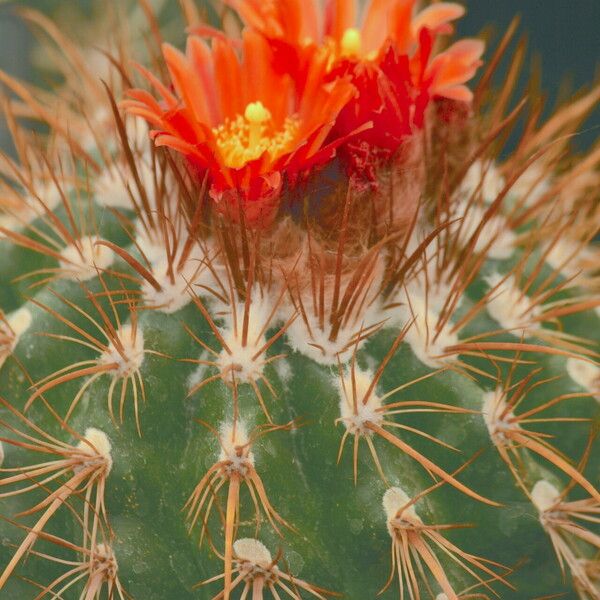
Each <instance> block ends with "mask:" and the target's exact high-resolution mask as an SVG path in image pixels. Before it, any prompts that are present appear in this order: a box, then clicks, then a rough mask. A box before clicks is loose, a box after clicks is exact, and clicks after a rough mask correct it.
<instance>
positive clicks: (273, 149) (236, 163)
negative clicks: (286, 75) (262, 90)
mask: <svg viewBox="0 0 600 600" xmlns="http://www.w3.org/2000/svg"><path fill="white" fill-rule="evenodd" d="M298 128H299V121H298V119H297V118H296V117H288V118H287V119H286V120H285V122H284V124H283V127H282V128H281V129H276V128H275V126H274V123H273V118H272V115H271V113H270V112H269V110H268V109H267V108H266V107H265V106H264V105H263V103H262V102H260V101H258V102H251V103H250V104H248V106H246V110H245V111H244V115H243V116H242V115H238V116H237V117H236V118H235V119H233V120H230V119H227V120H226V121H225V123H223V124H222V125H219V127H216V128H215V129H213V133H214V135H215V138H216V142H217V147H218V148H219V151H220V153H221V156H222V158H223V162H224V163H225V165H226V166H227V167H230V168H232V169H239V168H241V167H243V166H244V165H245V164H247V163H248V162H250V161H253V160H256V159H258V158H260V157H261V156H262V155H263V154H264V153H265V152H268V154H269V156H270V157H271V159H274V158H277V157H279V156H281V155H282V154H284V153H285V152H286V151H288V150H289V148H290V146H291V145H292V143H293V141H294V139H295V138H296V136H297V134H298Z"/></svg>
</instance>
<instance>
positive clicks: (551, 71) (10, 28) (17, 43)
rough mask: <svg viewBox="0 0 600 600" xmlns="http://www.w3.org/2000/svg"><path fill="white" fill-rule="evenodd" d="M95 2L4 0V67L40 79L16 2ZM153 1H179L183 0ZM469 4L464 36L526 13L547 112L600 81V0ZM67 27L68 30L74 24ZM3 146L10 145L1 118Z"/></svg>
mask: <svg viewBox="0 0 600 600" xmlns="http://www.w3.org/2000/svg"><path fill="white" fill-rule="evenodd" d="M93 1H94V0H20V1H14V2H11V1H7V0H0V69H3V70H5V71H6V72H8V73H9V74H11V75H13V76H17V77H20V78H23V79H26V80H31V79H32V78H35V74H34V69H33V68H32V55H33V49H34V47H35V38H34V37H33V36H32V35H31V33H30V32H29V31H28V29H27V27H25V26H24V25H23V23H21V22H20V21H19V19H18V18H17V17H16V16H15V15H14V14H13V9H14V7H15V6H29V7H33V8H36V9H39V10H43V11H45V12H48V13H54V14H57V13H58V15H59V17H60V19H61V20H62V21H61V22H66V23H68V22H69V20H70V18H72V17H73V16H74V15H77V14H78V13H79V14H81V13H83V12H85V11H87V10H88V9H89V7H90V5H91V4H92V3H93ZM103 1H104V2H105V3H106V2H111V1H112V2H121V1H122V0H103ZM199 1H200V0H199ZM153 2H154V3H158V4H165V3H166V4H173V5H175V4H177V0H153ZM96 4H97V2H96ZM464 4H465V5H466V6H467V15H466V16H465V17H464V18H463V19H462V20H461V21H460V22H459V23H458V33H459V34H460V35H461V36H473V35H477V34H478V33H480V32H481V31H482V30H484V29H486V31H488V32H489V33H491V35H492V40H497V39H498V37H499V36H500V35H501V34H502V32H503V31H505V29H506V28H507V26H508V24H509V23H510V22H511V20H512V19H513V17H514V16H515V15H521V18H522V20H521V28H520V31H521V33H523V34H525V35H526V36H527V38H528V40H529V46H528V61H529V63H528V64H532V61H534V62H535V64H539V65H540V66H541V69H542V88H543V91H544V93H545V94H546V95H547V97H548V104H547V109H546V110H547V113H548V112H551V110H552V107H553V106H554V105H555V102H556V101H557V100H558V99H561V98H564V97H565V96H568V95H569V94H570V93H572V92H573V91H574V90H577V89H579V88H580V87H581V86H584V85H588V86H589V85H590V84H591V83H592V82H593V81H595V80H598V75H599V74H600V73H599V68H598V67H599V65H600V34H599V33H598V28H599V25H600V0H500V1H499V0H468V1H466V2H464ZM74 22H75V23H76V22H77V21H74ZM74 27H75V26H74ZM64 28H65V30H66V31H67V33H68V28H69V25H67V24H66V25H65V26H64ZM75 33H76V31H73V34H75ZM492 46H493V44H492ZM530 72H531V71H530V70H529V69H525V70H524V71H523V74H522V81H521V89H525V86H526V83H527V79H528V77H529V75H530ZM599 130H600V110H597V111H596V112H595V113H594V115H592V117H591V118H590V120H589V121H588V122H587V124H586V127H585V129H584V130H583V131H582V132H581V134H580V135H579V136H578V138H577V140H576V146H577V147H578V148H586V147H589V145H591V144H592V143H594V141H595V140H596V139H597V138H598V131H599ZM0 147H1V148H3V149H5V150H6V149H8V148H9V140H8V139H7V134H6V130H5V128H4V127H3V125H2V123H1V122H0Z"/></svg>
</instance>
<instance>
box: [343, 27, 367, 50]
mask: <svg viewBox="0 0 600 600" xmlns="http://www.w3.org/2000/svg"><path fill="white" fill-rule="evenodd" d="M361 50H362V35H361V33H360V31H359V30H358V29H356V28H355V27H350V28H348V29H346V31H344V35H343V36H342V41H341V42H340V54H341V55H342V56H343V57H352V56H354V57H356V56H360V52H361Z"/></svg>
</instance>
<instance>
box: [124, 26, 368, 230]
mask: <svg viewBox="0 0 600 600" xmlns="http://www.w3.org/2000/svg"><path fill="white" fill-rule="evenodd" d="M238 46H239V43H236V42H233V41H231V40H228V39H226V38H225V37H222V36H218V37H214V38H213V39H212V40H211V42H210V44H209V43H207V42H205V41H204V40H202V39H200V38H199V37H197V36H191V37H189V38H188V43H187V49H186V53H185V55H184V54H182V53H181V52H179V51H178V50H176V49H175V48H173V47H172V46H170V45H164V47H163V54H164V58H165V61H166V63H167V66H168V69H169V73H170V76H171V79H172V83H173V89H169V88H167V87H166V86H165V85H163V84H162V83H161V82H160V81H158V79H157V78H156V77H155V76H154V75H152V74H151V73H150V72H148V71H146V70H145V69H143V68H141V67H140V70H141V72H142V73H143V74H144V75H145V77H146V78H147V79H148V81H149V82H150V84H151V85H152V87H153V88H154V89H155V90H156V92H157V93H158V94H159V95H160V100H156V99H155V98H154V97H153V96H152V95H151V94H150V93H149V92H147V91H144V90H140V89H135V90H131V91H130V92H129V96H130V98H131V100H127V101H125V102H124V103H123V105H124V106H125V107H126V108H127V109H128V110H129V112H131V113H133V114H135V115H138V116H140V117H143V118H144V119H146V120H147V121H148V122H149V123H150V124H151V125H153V126H154V127H155V129H154V131H153V132H152V136H153V138H154V141H155V144H156V145H157V146H168V147H170V148H172V149H174V150H176V151H177V152H180V153H181V154H183V155H184V156H185V157H186V158H187V160H188V161H189V163H190V165H191V166H192V169H193V170H194V171H195V172H196V173H197V175H198V176H199V177H200V178H203V177H205V176H208V179H209V183H210V186H211V187H210V194H211V197H212V199H213V200H214V201H215V203H216V206H217V208H218V209H219V210H220V211H221V212H224V213H227V214H229V215H230V216H233V217H236V216H237V215H238V214H239V212H238V211H239V209H240V207H241V208H242V209H243V211H244V218H245V220H246V222H247V223H248V224H250V225H253V226H256V225H266V224H268V223H269V222H270V220H271V219H272V218H273V216H274V214H275V212H276V209H277V206H278V199H279V196H280V192H281V189H282V186H283V184H284V181H287V183H288V184H294V183H295V181H296V180H297V179H298V178H299V177H301V176H303V175H304V174H306V173H307V172H308V171H309V170H310V169H312V168H314V167H315V166H318V165H322V164H323V163H325V162H327V161H329V160H331V158H332V157H333V156H334V154H335V151H336V148H337V147H338V146H339V145H340V144H341V143H342V142H344V141H345V138H344V137H339V138H335V137H333V136H331V135H330V132H331V129H332V127H333V125H334V122H335V119H336V117H337V116H338V114H339V112H340V110H341V109H342V108H343V106H344V105H345V104H346V103H347V102H348V101H349V100H350V98H351V97H352V96H353V94H354V93H355V90H354V88H353V87H352V85H351V84H350V83H349V81H348V80H347V78H340V79H336V81H334V82H331V83H329V84H324V74H325V72H326V70H327V57H326V56H325V55H324V54H322V56H321V57H320V58H319V57H318V56H316V55H315V56H314V57H313V60H312V61H311V64H310V66H309V68H308V70H307V72H306V77H305V81H304V85H303V86H302V87H299V86H297V85H296V84H295V82H294V81H293V78H292V77H291V76H290V74H287V73H284V72H282V71H279V70H277V69H276V68H275V67H274V63H273V55H272V49H271V47H270V45H269V43H268V41H267V40H266V39H265V38H264V37H263V36H261V35H259V34H258V33H256V32H253V31H246V32H245V33H244V36H243V40H242V43H241V46H242V47H241V54H239V53H238V52H236V50H237V49H238ZM361 125H362V123H361ZM326 138H329V141H328V143H327V144H325V139H326Z"/></svg>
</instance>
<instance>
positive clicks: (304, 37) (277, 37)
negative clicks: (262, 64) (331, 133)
mask: <svg viewBox="0 0 600 600" xmlns="http://www.w3.org/2000/svg"><path fill="white" fill-rule="evenodd" d="M227 1H228V3H229V4H230V5H231V6H232V7H234V8H235V9H236V10H237V11H238V12H239V14H240V16H241V17H242V19H243V20H244V21H245V23H246V25H248V26H249V27H251V28H253V29H255V30H256V31H259V32H260V33H262V35H264V36H265V37H266V38H267V39H269V41H270V43H271V45H272V46H273V48H274V56H275V60H276V64H277V68H279V69H281V70H290V69H293V70H294V71H295V79H296V80H297V81H298V82H300V83H302V82H303V81H304V80H305V78H306V75H307V73H308V71H309V69H310V64H311V61H312V60H313V59H314V57H315V56H318V55H319V54H320V53H319V50H320V49H325V51H326V52H327V54H328V57H329V58H328V63H329V64H328V72H329V74H328V76H329V79H330V80H331V79H335V78H336V77H342V76H350V77H351V80H352V82H353V84H354V85H355V87H356V88H357V90H358V94H357V95H356V97H355V98H354V100H353V101H352V102H350V103H349V104H348V105H347V106H346V107H345V108H344V110H343V111H342V114H341V115H340V117H339V118H338V123H337V126H336V130H337V132H338V134H340V135H343V134H344V132H347V131H352V130H354V129H355V128H356V127H357V125H359V124H360V123H361V122H364V121H365V120H371V121H373V124H374V126H373V127H372V128H371V129H369V130H366V131H365V132H363V133H362V135H361V136H360V139H361V140H362V142H363V143H365V142H366V143H368V145H369V146H371V147H375V148H377V149H379V150H383V151H384V153H387V154H389V153H391V152H394V151H395V150H396V149H397V148H398V146H399V144H400V142H401V140H402V138H403V137H404V136H406V135H408V134H410V133H411V132H412V131H413V130H414V128H415V127H416V128H419V127H421V126H422V124H423V119H424V114H425V109H426V108H427V105H428V104H429V102H430V101H431V99H432V98H434V97H446V98H451V99H453V100H459V101H466V102H468V101H470V99H471V92H470V91H469V89H468V88H467V87H466V86H465V85H464V84H465V83H466V82H467V81H469V80H470V79H471V78H472V77H473V75H474V74H475V71H476V69H477V67H478V66H479V65H480V61H479V59H480V57H481V54H482V53H483V48H484V46H483V43H482V42H480V41H478V40H463V41H460V42H458V43H456V44H454V45H453V46H451V47H450V48H448V50H446V51H445V52H442V53H441V54H438V55H437V56H435V57H432V55H433V43H434V41H435V39H436V37H437V36H438V35H440V34H448V33H452V31H453V28H452V26H451V23H452V21H454V20H456V19H457V18H459V17H461V16H462V15H463V14H464V8H463V7H462V6H460V5H458V4H455V3H452V2H438V3H436V4H433V5H431V6H429V7H427V8H425V9H424V10H422V11H421V12H419V13H417V14H414V11H415V0H371V2H370V3H369V5H368V7H367V8H366V11H365V14H364V18H363V19H362V25H358V21H359V19H358V15H357V12H358V11H357V8H356V4H357V3H356V2H355V0H326V1H325V7H324V15H323V18H322V19H320V18H319V12H320V11H319V9H318V6H319V4H320V3H318V2H316V1H315V0H277V1H275V0H272V1H269V0H227ZM320 23H322V26H321V25H320ZM352 143H353V144H355V145H356V141H355V140H353V142H352Z"/></svg>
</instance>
